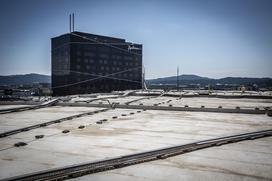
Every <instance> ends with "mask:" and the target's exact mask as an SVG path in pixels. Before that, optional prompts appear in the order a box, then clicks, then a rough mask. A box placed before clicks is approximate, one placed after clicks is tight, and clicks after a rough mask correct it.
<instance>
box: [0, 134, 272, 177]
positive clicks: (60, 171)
mask: <svg viewBox="0 0 272 181" xmlns="http://www.w3.org/2000/svg"><path fill="white" fill-rule="evenodd" d="M267 136H272V129H270V130H263V131H256V132H249V133H244V134H238V135H232V136H225V137H219V138H215V139H209V140H203V141H198V142H193V143H189V144H184V145H178V146H172V147H167V148H162V149H157V150H151V151H147V152H141V153H136V154H131V155H126V156H121V157H116V158H111V159H107V160H100V161H95V162H90V163H84V164H77V165H72V166H66V167H62V168H56V169H51V170H46V171H40V172H36V173H30V174H25V175H20V176H16V177H11V178H7V179H4V180H3V181H15V180H20V181H34V180H35V181H36V180H39V181H44V180H65V179H69V178H75V177H80V176H83V175H86V174H92V173H96V172H102V171H105V170H111V169H117V168H121V167H125V166H129V165H134V164H139V163H143V162H148V161H153V160H157V159H165V158H167V157H171V156H176V155H180V154H183V153H187V152H191V151H195V150H199V149H204V148H208V147H213V146H220V145H223V144H230V143H234V142H239V141H244V140H251V139H257V138H261V137H267Z"/></svg>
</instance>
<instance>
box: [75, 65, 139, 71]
mask: <svg viewBox="0 0 272 181" xmlns="http://www.w3.org/2000/svg"><path fill="white" fill-rule="evenodd" d="M84 67H86V69H87V70H102V71H104V70H107V71H109V70H112V71H122V70H123V69H122V68H120V67H109V66H99V67H96V66H90V65H86V66H81V65H76V69H77V70H81V69H82V68H84ZM135 70H137V69H135Z"/></svg>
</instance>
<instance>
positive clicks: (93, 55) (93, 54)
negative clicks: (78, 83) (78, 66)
mask: <svg viewBox="0 0 272 181" xmlns="http://www.w3.org/2000/svg"><path fill="white" fill-rule="evenodd" d="M76 55H77V56H85V57H95V56H96V53H94V52H83V53H82V52H81V51H77V53H76ZM98 57H100V58H104V59H108V58H111V59H116V60H121V59H124V60H133V59H134V60H136V61H137V60H139V58H138V57H137V56H135V57H132V56H126V55H125V56H121V55H111V56H110V55H109V54H98Z"/></svg>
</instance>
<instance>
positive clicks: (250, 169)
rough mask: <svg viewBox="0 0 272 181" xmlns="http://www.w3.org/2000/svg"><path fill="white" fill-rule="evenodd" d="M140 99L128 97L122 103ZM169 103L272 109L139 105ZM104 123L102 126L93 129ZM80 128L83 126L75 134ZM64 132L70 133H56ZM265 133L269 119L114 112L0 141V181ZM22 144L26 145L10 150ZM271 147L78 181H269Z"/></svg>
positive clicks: (29, 114)
mask: <svg viewBox="0 0 272 181" xmlns="http://www.w3.org/2000/svg"><path fill="white" fill-rule="evenodd" d="M140 97H141V96H129V97H125V98H123V99H122V98H120V101H123V102H126V101H131V100H135V98H136V99H139V98H140ZM86 99H89V98H86ZM118 99H119V98H117V99H116V100H118ZM170 99H172V102H171V103H170V104H172V103H173V104H186V103H188V104H189V103H190V104H189V105H195V106H198V105H201V104H205V106H207V105H209V106H216V107H218V104H220V105H223V107H224V105H225V106H227V105H231V106H240V107H242V106H246V107H250V106H254V107H255V106H259V107H266V106H270V107H271V102H270V101H271V100H269V99H268V100H260V99H256V100H255V99H254V100H253V99H252V100H251V99H249V100H242V99H237V100H236V99H235V100H231V99H218V98H201V99H195V98H186V101H188V102H186V103H185V99H184V100H183V99H181V100H176V99H175V98H170V97H158V98H155V99H145V100H142V102H143V103H144V104H151V105H152V104H153V103H155V102H156V103H157V102H163V101H164V102H166V101H168V100H170ZM112 100H114V99H112ZM228 101H229V102H228ZM136 103H137V104H139V102H136ZM165 104H166V103H165ZM97 109H100V108H90V107H59V106H54V107H50V108H42V109H37V110H31V111H24V112H18V113H8V114H3V115H0V129H1V132H3V131H8V130H11V129H15V128H20V127H25V126H27V125H32V124H37V123H42V122H45V121H49V120H54V119H58V118H61V117H67V116H70V115H74V114H79V113H83V112H88V111H92V110H97ZM137 111H141V112H137ZM132 113H133V114H132ZM114 116H117V118H113V117H114ZM103 119H107V121H105V122H103V123H102V124H97V121H100V120H103ZM80 125H84V126H85V128H84V129H79V128H78V127H79V126H80ZM65 129H68V130H70V132H69V133H67V134H64V133H62V131H63V130H65ZM264 129H272V118H271V117H268V116H266V115H255V114H253V115H248V114H235V113H204V112H177V111H171V112H170V111H155V110H153V111H151V110H147V111H143V110H128V109H114V110H109V111H107V112H102V113H97V114H94V115H88V116H83V117H80V118H76V119H72V120H69V121H65V122H62V123H58V124H53V125H50V126H46V127H42V128H38V129H34V130H31V131H27V132H22V133H19V134H15V135H12V136H8V137H5V138H1V139H0V179H3V178H7V177H11V176H16V175H20V174H26V173H31V172H35V171H41V170H45V169H50V168H57V167H61V166H67V165H72V164H76V163H82V162H88V161H95V160H99V159H105V158H111V157H115V156H121V155H125V154H131V153H136V152H141V151H147V150H152V149H158V148H162V147H167V146H173V145H179V144H186V143H190V142H193V141H199V140H204V139H210V138H216V137H220V136H228V135H232V134H239V133H245V132H250V131H258V130H264ZM40 134H43V135H45V137H44V138H43V139H38V140H36V139H35V135H40ZM20 141H23V142H26V143H28V145H26V146H24V147H13V145H14V144H15V143H17V142H20ZM271 143H272V138H262V139H259V140H252V141H245V142H240V143H234V144H229V145H224V146H221V147H213V148H208V149H205V150H199V151H196V152H192V153H187V154H184V155H180V156H176V157H172V158H168V159H165V160H158V161H154V162H148V163H144V164H139V165H134V166H130V167H126V168H122V169H117V170H112V171H108V172H103V173H97V174H94V175H89V176H84V177H81V178H77V179H76V180H272V172H271V170H272V164H271V163H272V146H271V145H272V144H271Z"/></svg>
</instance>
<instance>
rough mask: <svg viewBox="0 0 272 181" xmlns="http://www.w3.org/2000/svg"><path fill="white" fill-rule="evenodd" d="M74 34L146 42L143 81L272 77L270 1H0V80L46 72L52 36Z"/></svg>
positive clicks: (49, 64)
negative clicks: (187, 76) (71, 20)
mask: <svg viewBox="0 0 272 181" xmlns="http://www.w3.org/2000/svg"><path fill="white" fill-rule="evenodd" d="M72 12H74V13H75V30H76V31H83V32H89V33H94V34H101V35H107V36H115V37H120V38H125V39H126V40H127V41H132V42H137V43H141V44H143V47H144V48H143V61H144V65H145V67H146V76H147V78H157V77H164V76H171V75H175V72H176V67H177V66H179V67H180V72H181V73H182V74H197V75H200V76H207V77H212V78H221V77H226V76H242V77H272V68H271V67H272V36H271V35H272V21H271V19H272V1H271V0H213V1H212V0H187V1H183V0H180V1H174V0H172V1H171V0H165V1H160V0H137V1H135V0H107V1H106V0H88V1H87V0H86V1H84V0H73V1H72V0H44V1H41V0H2V1H1V6H0V22H1V26H0V27H1V28H0V38H1V43H0V63H1V64H0V65H1V66H0V75H10V74H22V73H33V72H34V73H41V74H48V75H50V69H51V63H50V61H51V54H50V38H52V37H55V36H58V35H60V34H63V33H67V32H68V31H69V13H72Z"/></svg>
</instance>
